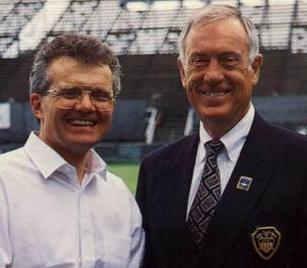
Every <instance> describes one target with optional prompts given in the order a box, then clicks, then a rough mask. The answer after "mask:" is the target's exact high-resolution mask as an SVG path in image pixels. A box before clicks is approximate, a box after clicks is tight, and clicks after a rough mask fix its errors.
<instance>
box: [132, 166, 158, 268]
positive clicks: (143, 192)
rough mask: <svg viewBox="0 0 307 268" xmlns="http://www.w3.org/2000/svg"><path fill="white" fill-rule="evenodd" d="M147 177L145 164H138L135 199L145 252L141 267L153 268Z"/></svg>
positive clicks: (154, 265)
mask: <svg viewBox="0 0 307 268" xmlns="http://www.w3.org/2000/svg"><path fill="white" fill-rule="evenodd" d="M147 180H148V178H147V177H146V172H145V164H144V162H143V163H142V164H141V166H140V171H139V177H138V183H137V187H136V201H137V203H138V205H139V207H140V210H141V213H142V216H143V228H144V230H145V253H144V260H143V265H142V267H143V268H155V267H158V265H157V264H156V260H155V258H154V256H153V255H152V250H151V240H150V234H149V230H148V229H149V228H148V225H149V219H148V214H147V195H148V193H147V191H148V189H147V187H148V185H147V184H148V182H147Z"/></svg>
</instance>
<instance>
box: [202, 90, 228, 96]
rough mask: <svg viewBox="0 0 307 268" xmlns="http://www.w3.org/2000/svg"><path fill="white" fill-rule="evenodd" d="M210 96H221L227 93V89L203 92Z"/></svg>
mask: <svg viewBox="0 0 307 268" xmlns="http://www.w3.org/2000/svg"><path fill="white" fill-rule="evenodd" d="M203 93H204V94H205V95H206V96H208V97H221V96H224V95H226V94H227V93H228V92H227V91H213V92H203Z"/></svg>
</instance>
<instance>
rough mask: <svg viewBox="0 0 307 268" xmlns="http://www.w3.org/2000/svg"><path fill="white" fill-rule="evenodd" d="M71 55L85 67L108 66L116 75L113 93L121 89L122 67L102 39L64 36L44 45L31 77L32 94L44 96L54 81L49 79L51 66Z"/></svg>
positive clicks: (34, 64) (35, 61)
mask: <svg viewBox="0 0 307 268" xmlns="http://www.w3.org/2000/svg"><path fill="white" fill-rule="evenodd" d="M62 56H68V57H71V58H73V59H76V60H77V61H78V62H80V63H81V64H85V65H97V66H99V65H107V66H109V68H110V69H111V72H112V75H113V93H114V95H115V96H116V95H118V94H119V92H120V90H121V83H120V64H119V61H118V59H117V57H116V56H115V55H114V53H113V51H112V50H111V49H110V48H109V47H108V46H107V45H106V44H104V43H102V42H101V41H100V40H99V39H97V38H96V37H92V36H87V35H79V34H73V33H68V34H63V35H59V36H57V37H55V38H54V39H53V40H52V41H51V42H50V43H46V44H44V45H42V46H41V48H40V49H39V50H38V52H37V54H36V55H35V59H34V62H33V65H32V69H31V74H30V80H29V83H30V89H29V91H30V94H32V93H39V94H42V95H44V94H45V93H46V90H48V88H49V86H50V84H51V81H50V79H49V78H48V67H49V65H50V63H51V62H52V61H53V60H54V59H57V58H59V57H62Z"/></svg>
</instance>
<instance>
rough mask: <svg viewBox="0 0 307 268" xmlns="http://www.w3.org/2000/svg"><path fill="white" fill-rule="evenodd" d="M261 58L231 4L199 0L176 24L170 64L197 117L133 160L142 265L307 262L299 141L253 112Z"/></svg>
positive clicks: (230, 266) (241, 267)
mask: <svg viewBox="0 0 307 268" xmlns="http://www.w3.org/2000/svg"><path fill="white" fill-rule="evenodd" d="M261 65H262V55H261V54H260V53H259V47H258V35H257V31H256V29H255V26H254V25H253V23H252V22H251V21H250V20H249V19H248V18H247V17H245V16H244V15H243V14H242V13H241V12H240V10H239V9H237V8H235V7H232V6H227V5H206V6H204V7H203V8H202V9H199V10H198V11H197V12H196V13H195V14H193V16H192V17H191V18H190V19H189V21H188V22H187V24H186V25H185V27H184V28H183V31H182V33H181V36H180V41H179V58H178V66H179V70H180V75H181V81H182V85H183V88H184V89H185V91H186V94H187V97H188V99H189V102H190V104H191V105H192V106H193V107H194V108H195V110H196V112H197V113H198V115H199V117H200V120H201V124H200V129H199V132H198V133H197V134H193V135H190V136H188V137H185V138H183V139H180V140H179V141H176V142H174V143H172V144H170V145H167V146H164V147H162V148H160V149H158V150H157V151H155V152H153V153H151V154H150V155H148V156H147V157H145V159H144V161H143V162H142V165H141V168H140V175H139V182H138V186H137V193H136V198H137V201H138V202H139V205H140V208H141V212H142V214H143V222H144V224H143V225H144V229H145V232H146V246H145V258H144V267H146V268H165V267H168V268H186V267H188V268H196V267H197V268H203V267H206V268H303V267H307V254H306V252H307V184H306V182H307V168H306V163H307V139H306V137H304V136H302V135H298V134H296V133H293V132H290V131H287V130H284V129H281V128H278V127H276V126H273V125H271V124H269V123H267V122H266V121H265V120H264V119H262V118H261V116H260V115H259V114H258V113H257V112H256V111H255V109H254V107H253V105H252V103H251V96H252V92H253V89H254V86H255V85H256V84H257V81H258V78H259V73H260V68H261Z"/></svg>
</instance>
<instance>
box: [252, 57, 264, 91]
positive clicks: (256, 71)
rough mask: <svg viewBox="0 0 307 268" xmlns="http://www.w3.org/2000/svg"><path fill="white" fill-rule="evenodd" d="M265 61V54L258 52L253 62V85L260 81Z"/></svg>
mask: <svg viewBox="0 0 307 268" xmlns="http://www.w3.org/2000/svg"><path fill="white" fill-rule="evenodd" d="M262 63H263V56H262V54H258V55H257V56H256V57H255V58H254V60H253V62H252V70H253V79H252V82H253V85H254V86H255V85H256V84H257V82H258V79H259V76H260V69H261V66H262Z"/></svg>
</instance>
